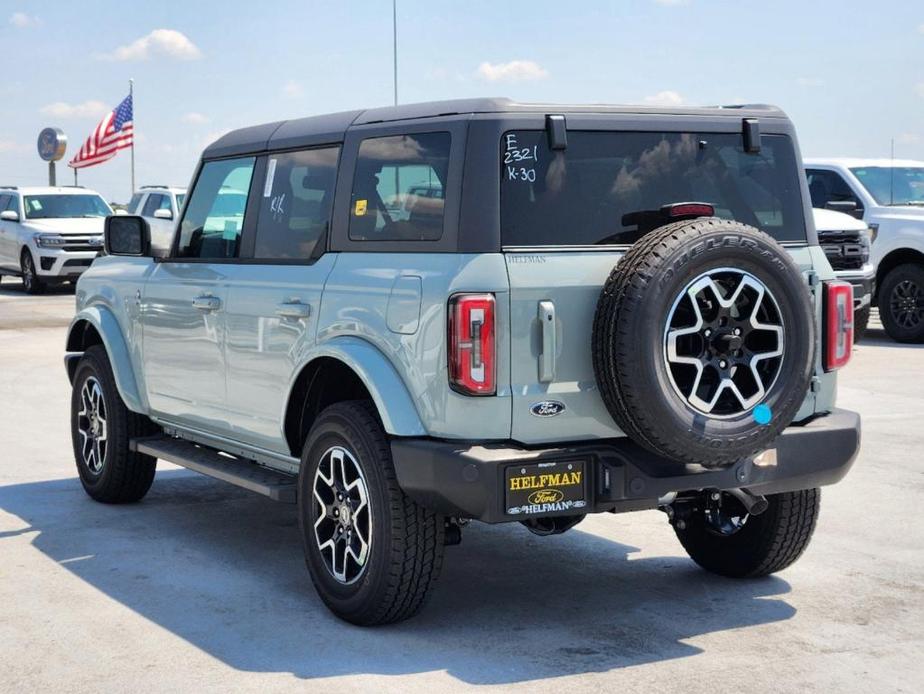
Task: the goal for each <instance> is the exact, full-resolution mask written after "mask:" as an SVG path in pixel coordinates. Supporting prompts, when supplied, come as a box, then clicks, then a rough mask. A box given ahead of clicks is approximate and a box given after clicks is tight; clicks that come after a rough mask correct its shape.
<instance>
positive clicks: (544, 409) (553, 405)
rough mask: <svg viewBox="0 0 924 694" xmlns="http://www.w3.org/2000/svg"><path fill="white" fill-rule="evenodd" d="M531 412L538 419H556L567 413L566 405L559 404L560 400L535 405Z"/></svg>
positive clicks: (545, 401) (530, 409)
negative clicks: (557, 416) (555, 417)
mask: <svg viewBox="0 0 924 694" xmlns="http://www.w3.org/2000/svg"><path fill="white" fill-rule="evenodd" d="M529 411H530V412H532V413H533V414H534V415H535V416H537V417H554V416H555V415H557V414H561V413H562V412H564V411H565V403H563V402H558V400H543V401H542V402H536V403H533V405H532V407H530V408H529Z"/></svg>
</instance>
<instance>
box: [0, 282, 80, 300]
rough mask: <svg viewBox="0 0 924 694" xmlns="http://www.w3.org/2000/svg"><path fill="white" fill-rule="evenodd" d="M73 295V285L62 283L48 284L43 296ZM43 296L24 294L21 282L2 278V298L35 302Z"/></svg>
mask: <svg viewBox="0 0 924 694" xmlns="http://www.w3.org/2000/svg"><path fill="white" fill-rule="evenodd" d="M73 293H74V285H73V284H66V283H63V282H62V283H61V284H50V285H48V286H47V287H45V294H44V295H48V294H54V295H62V296H66V295H67V294H73ZM44 295H43V294H39V295H37V296H32V295H29V294H26V293H25V292H24V291H23V288H22V282H21V281H20V280H18V279H13V278H10V277H6V276H4V277H3V281H2V283H0V297H3V296H8V297H10V298H15V297H20V298H23V299H31V300H33V301H35V300H37V299H40V298H41V297H42V296H44Z"/></svg>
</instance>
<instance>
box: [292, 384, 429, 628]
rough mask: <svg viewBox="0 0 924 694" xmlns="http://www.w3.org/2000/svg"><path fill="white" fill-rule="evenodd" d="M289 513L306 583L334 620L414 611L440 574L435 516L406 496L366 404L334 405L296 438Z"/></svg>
mask: <svg viewBox="0 0 924 694" xmlns="http://www.w3.org/2000/svg"><path fill="white" fill-rule="evenodd" d="M298 506H299V508H298V515H299V526H300V528H301V533H302V544H303V547H304V550H305V561H306V563H307V565H308V571H309V573H310V574H311V580H312V582H313V583H314V586H315V588H316V589H317V591H318V594H319V595H320V597H321V599H322V600H323V601H324V603H325V604H326V605H327V607H328V608H329V609H330V610H331V611H332V612H333V613H334V614H336V615H337V616H338V617H340V618H341V619H344V620H346V621H348V622H352V623H353V624H359V625H364V626H366V625H373V624H386V623H389V622H398V621H401V620H403V619H407V618H408V617H411V616H412V615H414V614H415V613H416V612H417V611H418V610H419V609H420V607H421V605H423V603H424V600H425V599H426V596H427V593H428V591H429V589H430V587H431V585H432V584H433V583H434V581H435V580H436V578H437V576H438V575H439V572H440V566H441V564H442V558H443V539H444V538H443V536H444V519H443V517H442V516H440V515H437V514H435V513H432V512H430V511H428V510H426V509H424V508H423V507H421V506H419V505H418V504H416V503H415V502H414V501H412V500H411V499H410V498H409V497H407V496H406V495H405V494H404V492H403V491H402V490H401V488H400V487H399V486H398V482H397V479H396V476H395V468H394V464H393V463H392V458H391V447H390V446H389V443H388V438H387V437H386V435H385V431H384V429H383V428H382V424H381V422H380V421H379V417H378V414H377V413H376V411H375V407H374V406H373V405H372V403H369V402H363V401H352V402H341V403H337V404H335V405H331V406H330V407H328V408H327V409H325V410H324V411H323V412H321V414H320V415H319V416H318V418H317V420H316V421H315V423H314V425H313V426H312V428H311V433H309V435H308V440H307V441H306V442H305V448H304V451H303V453H302V464H301V471H300V474H299V480H298Z"/></svg>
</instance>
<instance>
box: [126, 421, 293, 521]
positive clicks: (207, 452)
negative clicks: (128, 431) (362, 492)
mask: <svg viewBox="0 0 924 694" xmlns="http://www.w3.org/2000/svg"><path fill="white" fill-rule="evenodd" d="M129 447H130V448H131V449H132V450H133V451H137V452H138V453H145V454H147V455H150V456H153V457H155V458H159V459H161V460H166V461H168V462H171V463H174V464H176V465H181V466H182V467H185V468H188V469H190V470H193V471H194V472H200V473H202V474H203V475H208V476H209V477H214V478H215V479H217V480H222V481H223V482H230V483H231V484H233V485H236V486H238V487H243V488H244V489H249V490H250V491H252V492H256V493H257V494H262V495H263V496H268V497H269V498H270V499H273V500H274V501H281V502H283V503H286V504H294V503H295V501H296V482H297V478H296V477H295V476H293V475H286V474H284V473H282V472H276V471H275V470H270V469H268V468H265V467H263V466H261V465H259V464H257V463H255V462H253V461H251V460H245V459H243V458H234V457H231V456H227V455H223V454H221V453H219V452H218V451H216V450H213V449H211V448H206V447H204V446H200V445H198V444H195V443H192V442H191V441H184V440H183V439H177V438H173V437H171V436H153V437H146V438H137V439H132V440H131V442H130V443H129Z"/></svg>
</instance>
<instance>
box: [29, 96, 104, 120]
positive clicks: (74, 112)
mask: <svg viewBox="0 0 924 694" xmlns="http://www.w3.org/2000/svg"><path fill="white" fill-rule="evenodd" d="M111 110H112V109H111V108H110V107H109V106H107V105H106V104H104V103H103V102H102V101H96V100H95V99H91V100H89V101H84V102H83V103H80V104H69V103H67V102H65V101H55V102H54V103H53V104H48V105H46V106H42V107H41V108H40V109H39V113H41V114H42V115H43V116H50V117H52V118H99V117H101V116H103V115H104V114H106V113H108V112H109V111H111Z"/></svg>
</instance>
